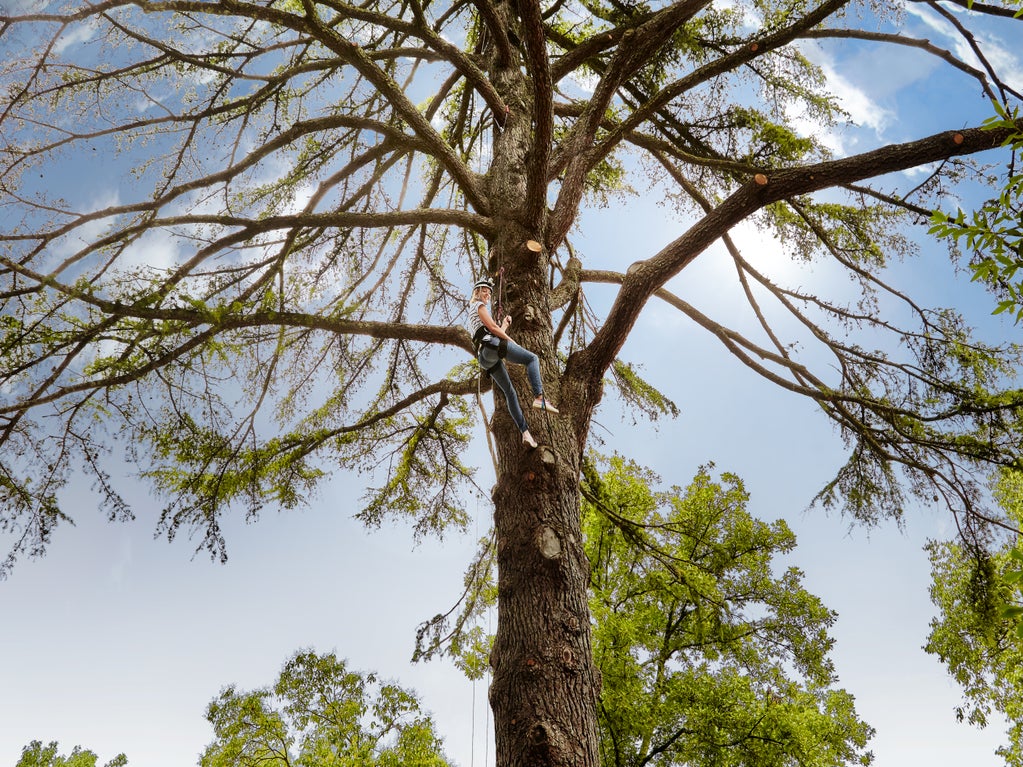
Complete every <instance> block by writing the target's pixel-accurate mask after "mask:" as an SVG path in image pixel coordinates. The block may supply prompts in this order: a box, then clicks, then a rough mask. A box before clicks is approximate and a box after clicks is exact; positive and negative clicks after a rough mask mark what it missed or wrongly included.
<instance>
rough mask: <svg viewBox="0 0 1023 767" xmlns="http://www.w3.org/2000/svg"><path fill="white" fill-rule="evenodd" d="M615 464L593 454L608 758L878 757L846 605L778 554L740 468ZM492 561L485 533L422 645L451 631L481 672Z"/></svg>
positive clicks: (620, 763)
mask: <svg viewBox="0 0 1023 767" xmlns="http://www.w3.org/2000/svg"><path fill="white" fill-rule="evenodd" d="M605 469H606V470H605V471H601V470H600V467H599V466H598V464H597V463H596V462H595V461H592V460H591V461H587V462H586V464H585V465H584V471H583V475H584V477H583V482H582V485H581V491H582V514H583V533H584V536H585V542H584V548H585V552H586V555H587V557H588V559H589V561H590V569H591V576H590V612H591V615H592V618H593V652H594V658H595V661H596V663H597V666H598V668H599V670H600V673H601V677H602V680H603V684H602V690H601V697H600V703H599V708H598V714H599V718H600V727H601V748H602V762H603V764H604V766H605V767H639V766H640V765H643V764H647V763H655V764H659V765H662V766H663V767H670V765H687V767H712V766H713V767H725V766H726V765H750V764H789V763H792V764H801V765H804V766H805V767H837V766H838V765H845V764H868V763H869V762H870V761H871V759H872V755H871V753H870V752H869V751H867V750H866V746H867V743H868V741H869V739H870V737H871V736H872V734H873V730H872V728H871V727H870V726H869V725H867V724H866V723H865V722H863V721H862V720H860V719H859V717H858V716H857V715H856V711H855V706H854V700H853V697H852V696H851V695H850V694H849V693H848V692H846V691H845V690H842V689H838V688H836V687H834V683H835V676H834V668H833V665H832V662H831V660H830V657H829V654H830V650H831V647H832V644H833V640H832V639H831V637H830V636H829V635H828V631H829V629H830V627H831V626H832V625H833V623H834V620H835V614H834V613H833V612H832V611H830V610H828V609H827V607H825V606H824V605H823V604H822V603H821V601H820V600H819V599H818V598H817V597H815V596H814V595H813V594H810V593H809V592H808V591H806V589H805V588H804V587H803V584H802V574H801V573H800V572H799V571H798V570H797V569H795V568H791V567H790V568H788V569H784V570H783V569H781V567H780V565H779V563H778V562H777V559H778V557H780V556H783V555H785V554H788V553H790V552H792V551H793V549H794V548H795V545H796V540H795V536H794V535H793V534H792V531H791V530H790V529H789V528H788V526H787V525H786V524H785V523H784V522H782V521H778V522H775V523H773V524H767V523H765V522H762V521H760V520H758V519H755V518H754V517H752V516H751V515H750V514H749V512H748V511H747V510H746V504H747V501H748V496H747V494H746V491H745V488H744V487H743V484H742V482H741V480H739V478H738V477H735V476H734V475H729V474H726V475H724V476H722V478H721V479H720V481H715V480H714V479H712V477H711V473H710V470H711V467H706V468H704V469H701V470H700V472H699V473H698V474H697V475H696V476H695V477H694V479H693V481H692V482H691V483H690V484H689V486H688V487H686V488H679V487H672V488H671V489H670V490H667V491H664V492H657V491H655V490H653V489H652V488H653V487H654V486H655V485H656V484H658V482H659V480H658V478H657V477H656V476H654V475H653V474H651V473H650V472H648V471H645V470H643V469H641V468H640V467H638V466H636V465H635V464H633V463H630V462H627V461H624V460H622V459H619V458H614V459H611V460H610V461H608V465H607V466H606V467H605ZM492 558H493V551H492V541H491V540H489V539H486V540H484V541H482V542H481V553H480V556H479V557H478V558H477V559H476V561H475V562H474V565H473V567H472V568H470V570H469V572H468V573H467V575H466V595H465V597H464V598H463V599H464V602H463V604H464V609H463V611H462V613H461V614H460V615H459V616H458V618H457V619H456V620H454V621H451V620H449V616H437V618H436V619H434V621H431V622H428V623H426V624H424V626H423V627H422V629H421V631H420V641H421V642H422V643H423V647H421V648H420V649H421V656H426V655H430V654H435V653H438V652H440V649H439V648H440V647H441V645H442V644H444V643H448V644H447V645H446V647H447V649H446V651H447V652H449V653H450V654H451V655H452V656H454V657H455V658H456V661H457V662H458V663H459V664H460V665H461V666H462V667H463V668H464V669H465V670H466V673H467V674H469V675H470V676H471V677H472V678H479V676H481V675H482V670H483V669H484V668H485V667H486V664H487V660H488V656H489V651H490V643H489V641H488V638H487V637H486V635H485V634H484V633H483V631H482V627H481V625H480V624H482V621H483V616H484V614H485V611H486V610H487V609H488V608H489V607H490V606H492V605H493V604H494V602H495V601H496V596H497V595H496V592H495V589H494V586H493V582H492V579H493V572H492V569H491V568H492V567H493V561H492ZM474 624H475V625H474ZM427 634H429V640H430V641H427V642H424V637H425V636H426V635H427Z"/></svg>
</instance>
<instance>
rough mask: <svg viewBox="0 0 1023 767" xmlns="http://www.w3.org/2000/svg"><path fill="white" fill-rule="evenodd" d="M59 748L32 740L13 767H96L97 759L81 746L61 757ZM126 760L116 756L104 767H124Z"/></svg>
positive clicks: (123, 757)
mask: <svg viewBox="0 0 1023 767" xmlns="http://www.w3.org/2000/svg"><path fill="white" fill-rule="evenodd" d="M58 749H59V746H58V745H57V743H56V741H51V742H50V743H48V744H46V745H45V746H44V745H43V743H42V741H39V740H33V741H32V742H31V743H29V744H28V745H27V746H25V747H24V748H23V749H21V758H20V759H19V760H18V763H17V764H16V765H15V767H96V763H97V762H98V761H99V757H98V756H96V754H94V753H93V752H92V751H89V750H88V749H85V750H82V747H81V746H75V747H74V748H73V749H71V753H70V754H68V755H67V756H63V755H62V754H60V753H58ZM127 764H128V759H127V758H126V757H125V755H124V754H118V755H117V756H115V757H114V758H113V759H111V760H110V761H109V762H107V763H106V764H105V765H104V767H125V766H126V765H127Z"/></svg>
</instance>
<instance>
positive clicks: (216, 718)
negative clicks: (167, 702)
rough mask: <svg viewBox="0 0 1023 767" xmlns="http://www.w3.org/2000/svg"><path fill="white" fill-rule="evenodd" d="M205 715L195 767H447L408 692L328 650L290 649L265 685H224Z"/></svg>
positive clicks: (426, 721) (426, 719)
mask: <svg viewBox="0 0 1023 767" xmlns="http://www.w3.org/2000/svg"><path fill="white" fill-rule="evenodd" d="M206 718H207V719H208V720H209V722H210V724H211V725H212V726H213V731H214V739H213V742H212V743H210V745H209V746H207V747H206V749H205V751H203V753H202V755H201V757H200V761H199V763H200V765H201V766H202V767H254V766H255V765H263V766H264V767H271V766H272V765H279V766H280V767H327V765H330V766H331V767H401V766H402V765H416V767H450V763H449V762H448V761H447V759H446V758H445V757H444V755H443V752H442V750H441V741H440V739H439V738H438V737H437V735H436V733H435V732H434V726H433V722H432V720H431V719H430V717H429V716H427V715H425V714H424V713H423V712H422V710H421V709H420V705H419V701H418V700H417V699H416V697H415V696H414V695H413V694H412V693H411V692H409V691H407V690H404V689H402V688H401V687H398V686H397V685H394V684H389V683H383V682H380V681H378V680H377V678H376V676H375V675H374V674H360V673H358V672H354V671H350V670H349V669H347V668H346V666H345V664H344V663H343V662H342V661H340V660H338V659H337V658H336V657H335V656H334V655H333V654H326V655H318V654H316V653H313V652H298V653H296V654H295V655H294V656H293V657H292V658H290V659H289V660H288V661H287V663H286V664H285V665H284V668H283V669H282V671H281V673H280V676H279V677H278V679H277V682H276V683H275V684H274V685H273V686H272V687H265V688H260V689H257V690H253V691H251V692H242V691H239V690H237V689H236V688H235V687H233V686H232V687H227V688H226V689H224V690H223V691H222V692H221V693H220V695H219V696H218V697H217V698H216V699H215V700H213V701H212V702H211V703H210V704H209V707H208V708H207V710H206Z"/></svg>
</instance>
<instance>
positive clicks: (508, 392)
mask: <svg viewBox="0 0 1023 767" xmlns="http://www.w3.org/2000/svg"><path fill="white" fill-rule="evenodd" d="M493 293H494V283H493V282H491V281H490V280H489V279H487V278H483V279H481V280H477V282H476V284H475V285H473V286H472V295H471V296H470V298H469V333H470V334H471V335H472V343H473V347H474V348H475V349H476V359H478V360H479V363H480V367H481V368H483V370H485V371H486V372H487V373H489V374H490V377H491V378H492V379H494V383H495V384H497V388H499V389H500V390H501V392H502V393H503V394H504V399H505V401H506V402H507V403H508V412H509V413H510V414H511V417H512V420H513V421H514V422H515V425H516V426H518V427H519V431H520V432H521V433H522V442H523V444H525V445H528V446H529V447H530V448H535V447H536V446H537V442H536V440H535V439H533V435H532V434H530V433H529V426H528V425H527V424H526V418H525V416H523V415H522V408H521V407H520V406H519V397H518V394H516V392H515V387H514V386H512V382H511V378H509V377H508V369H507V368H506V367H505V365H504V360H505V359H507V360H508V361H509V362H514V363H516V364H519V365H525V366H526V377H527V378H528V379H529V386H530V388H531V389H532V390H533V396H534V399H533V407H535V408H537V409H538V410H544V411H546V412H548V413H557V412H558V409H557V408H556V407H554V406H553V405H552V404H550V403H549V402H548V401H547V398H546V397H544V393H543V382H542V381H541V380H540V360H539V358H537V356H536V355H535V354H534V353H533V352H531V351H529V350H528V349H524V348H522V347H521V346H519V345H518V344H517V343H515V342H514V341H513V340H512V338H511V336H509V335H508V328H509V327H510V326H511V321H512V318H511V315H508V316H506V317H504V319H502V320H501V324H500V325H498V324H497V322H496V321H495V320H494V318H493V316H491V314H490V309H489V308H488V307H489V304H490V298H491V296H492V295H493Z"/></svg>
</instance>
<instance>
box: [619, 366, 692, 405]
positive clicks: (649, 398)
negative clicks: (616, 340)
mask: <svg viewBox="0 0 1023 767" xmlns="http://www.w3.org/2000/svg"><path fill="white" fill-rule="evenodd" d="M611 373H612V374H613V376H614V382H615V384H616V386H617V388H618V392H619V394H621V396H622V398H623V399H624V400H625V401H626V402H627V403H629V404H630V405H631V406H632V407H634V408H635V409H637V410H639V411H640V412H642V413H644V414H645V415H646V416H647V417H648V418H650V420H656V419H657V418H659V417H660V416H662V415H666V416H670V417H671V418H674V417H676V416H677V415H678V413H679V410H678V405H676V404H675V403H674V402H672V401H671V400H670V399H668V398H667V397H665V396H664V394H662V393H661V392H660V391H658V390H657V389H656V388H654V387H653V386H652V385H651V384H650V383H649V382H647V381H646V380H645V379H643V378H641V377H640V376H639V374H638V373H637V372H636V368H635V367H634V366H633V365H630V364H629V363H627V362H622V361H621V360H615V361H614V364H613V365H612V366H611Z"/></svg>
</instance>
